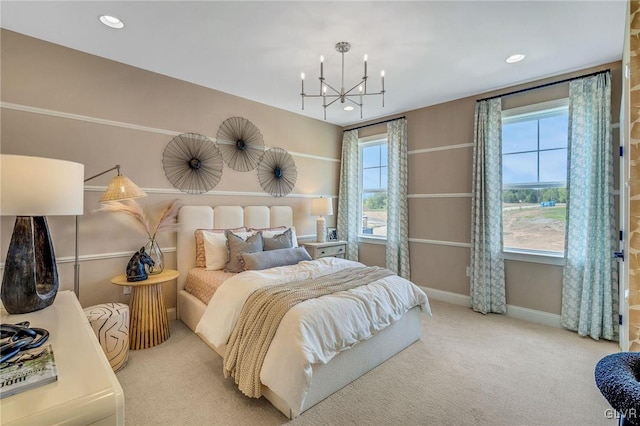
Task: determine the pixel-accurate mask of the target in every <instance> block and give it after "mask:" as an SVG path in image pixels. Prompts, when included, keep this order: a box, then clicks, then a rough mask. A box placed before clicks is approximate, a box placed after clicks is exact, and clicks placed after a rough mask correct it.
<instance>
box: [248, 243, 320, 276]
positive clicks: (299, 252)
mask: <svg viewBox="0 0 640 426" xmlns="http://www.w3.org/2000/svg"><path fill="white" fill-rule="evenodd" d="M240 259H241V261H242V265H243V267H244V270H245V271H249V270H256V271H257V270H261V269H267V268H275V267H276V266H285V265H295V264H297V263H298V262H301V261H303V260H311V256H309V253H307V250H305V248H304V247H294V248H284V249H275V250H270V251H262V252H257V253H241V254H240Z"/></svg>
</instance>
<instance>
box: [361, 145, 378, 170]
mask: <svg viewBox="0 0 640 426" xmlns="http://www.w3.org/2000/svg"><path fill="white" fill-rule="evenodd" d="M379 165H380V145H373V146H364V147H362V167H376V166H379Z"/></svg>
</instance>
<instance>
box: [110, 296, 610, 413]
mask: <svg viewBox="0 0 640 426" xmlns="http://www.w3.org/2000/svg"><path fill="white" fill-rule="evenodd" d="M431 307H432V310H433V316H432V317H430V318H429V317H426V316H425V317H423V320H422V326H423V336H422V339H421V340H420V341H418V342H416V343H414V344H413V345H411V346H410V347H408V348H407V349H405V350H404V351H402V352H401V353H399V354H398V355H396V356H395V357H393V358H392V359H390V360H388V361H386V362H385V363H383V364H382V365H380V366H379V367H377V368H375V369H374V370H372V371H370V372H369V373H367V374H365V375H364V376H362V377H361V378H359V379H358V380H356V381H354V382H352V383H351V384H349V385H347V386H346V387H344V388H343V389H341V390H340V391H338V392H336V393H335V394H333V395H331V396H330V397H328V398H327V399H325V400H324V401H322V402H320V403H319V404H317V405H316V406H314V407H312V408H311V409H309V410H308V411H306V412H304V413H303V414H302V415H301V416H300V417H298V418H297V419H295V420H293V421H290V420H288V419H287V418H286V417H285V416H284V415H282V414H281V413H280V412H279V411H278V410H276V409H275V408H274V407H273V406H272V405H271V404H270V403H269V402H268V401H266V400H265V399H263V398H261V399H257V400H255V399H250V398H247V397H245V396H244V395H242V394H241V393H240V392H239V391H238V390H237V388H236V386H235V385H234V384H233V380H232V379H224V378H223V376H222V359H221V358H220V357H219V356H218V355H217V354H216V353H215V352H213V350H212V349H210V348H209V347H208V346H207V345H206V344H205V343H204V342H203V341H202V340H201V339H200V338H198V337H197V336H196V335H195V334H194V333H193V332H191V330H189V329H188V328H187V327H186V326H185V325H184V324H183V323H182V322H180V321H173V322H171V324H170V330H171V337H170V338H169V340H167V341H166V342H164V343H162V344H161V345H159V346H156V347H154V348H150V349H145V350H139V351H130V352H129V361H128V364H127V366H126V367H124V368H123V369H122V370H120V371H119V372H118V373H117V377H118V380H119V381H120V384H121V385H122V388H123V390H124V395H125V422H126V424H127V425H279V424H285V423H292V424H296V425H614V424H616V420H615V419H608V418H607V412H608V411H607V410H608V409H609V408H610V407H609V405H608V403H607V402H606V400H605V399H604V398H603V397H602V396H601V395H600V392H599V391H598V389H597V388H596V386H595V382H594V378H593V370H594V367H595V364H596V363H597V362H598V360H600V358H602V357H603V356H605V355H607V354H610V353H613V352H617V351H618V346H617V344H616V343H612V342H607V341H594V340H592V339H591V338H582V337H579V336H578V335H577V334H575V333H573V332H570V331H567V330H563V329H558V328H553V327H548V326H544V325H540V324H535V323H530V322H527V321H522V320H518V319H514V318H509V317H506V316H503V315H495V314H490V315H482V314H479V313H476V312H473V311H472V310H471V309H469V308H465V307H462V306H457V305H451V304H448V303H444V302H440V301H435V300H434V301H431Z"/></svg>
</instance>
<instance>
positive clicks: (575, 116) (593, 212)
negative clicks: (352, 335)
mask: <svg viewBox="0 0 640 426" xmlns="http://www.w3.org/2000/svg"><path fill="white" fill-rule="evenodd" d="M610 78H611V77H610V73H608V72H607V73H602V74H598V75H595V76H591V77H585V78H583V79H579V80H573V81H571V82H570V84H569V161H568V162H569V171H568V176H567V188H568V191H567V233H566V237H565V238H566V243H565V258H566V265H565V267H564V272H563V277H562V325H563V326H564V327H566V328H568V329H570V330H574V331H577V332H578V334H579V335H581V336H587V335H589V336H591V337H592V338H594V339H599V338H601V337H602V338H605V339H608V340H614V339H616V338H617V332H616V324H617V322H618V321H617V315H618V277H617V263H616V261H615V260H614V258H613V252H614V251H616V244H617V241H616V240H617V235H616V228H615V208H614V198H613V146H612V138H611V129H610V126H611V81H610Z"/></svg>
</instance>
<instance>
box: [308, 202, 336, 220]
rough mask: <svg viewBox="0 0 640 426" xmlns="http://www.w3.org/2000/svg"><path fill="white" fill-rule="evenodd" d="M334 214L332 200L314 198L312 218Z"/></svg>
mask: <svg viewBox="0 0 640 426" xmlns="http://www.w3.org/2000/svg"><path fill="white" fill-rule="evenodd" d="M332 214H333V203H332V202H331V198H314V199H313V200H311V215H312V216H331V215H332Z"/></svg>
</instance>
